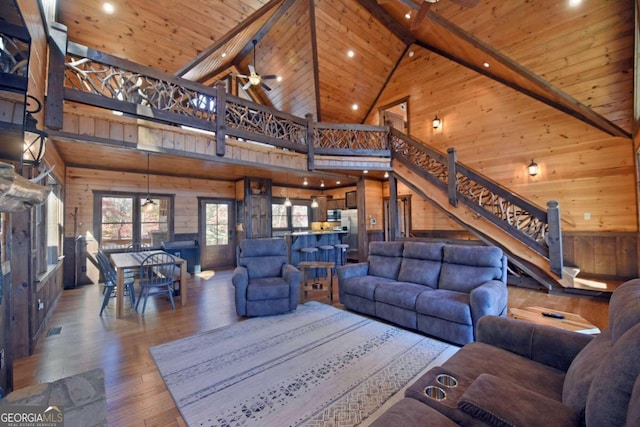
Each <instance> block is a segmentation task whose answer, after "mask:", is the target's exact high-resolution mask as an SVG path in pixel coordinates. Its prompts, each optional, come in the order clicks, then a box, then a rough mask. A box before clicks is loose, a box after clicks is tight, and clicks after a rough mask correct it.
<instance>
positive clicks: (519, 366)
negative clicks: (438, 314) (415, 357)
mask: <svg viewBox="0 0 640 427" xmlns="http://www.w3.org/2000/svg"><path fill="white" fill-rule="evenodd" d="M442 367H443V368H445V369H447V370H449V371H452V372H456V373H459V374H460V375H464V376H465V377H467V378H470V379H475V378H477V377H479V376H480V375H481V374H484V373H486V374H491V375H495V376H496V377H499V378H503V379H505V380H508V381H512V382H514V383H517V384H519V385H520V386H522V387H524V388H527V389H529V390H531V391H533V392H535V393H539V394H542V395H544V396H547V397H549V398H551V399H554V400H558V401H559V400H561V397H562V383H563V381H564V372H562V371H560V370H558V369H554V368H551V367H549V366H546V365H543V364H541V363H538V362H534V361H532V360H530V359H527V358H526V357H522V356H519V355H517V354H515V353H511V352H510V351H507V350H502V349H500V348H498V347H494V346H492V345H489V344H485V343H481V342H472V343H469V344H467V345H465V346H464V347H462V348H461V349H460V350H458V352H457V353H456V354H454V355H453V356H451V358H450V359H449V360H447V361H446V362H445V363H444V364H443V365H442Z"/></svg>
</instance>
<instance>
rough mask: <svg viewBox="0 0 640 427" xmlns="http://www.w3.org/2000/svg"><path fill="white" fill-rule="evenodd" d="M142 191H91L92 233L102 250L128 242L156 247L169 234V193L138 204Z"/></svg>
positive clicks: (143, 199)
mask: <svg viewBox="0 0 640 427" xmlns="http://www.w3.org/2000/svg"><path fill="white" fill-rule="evenodd" d="M145 199H146V195H140V194H122V193H118V194H114V193H100V192H96V193H94V215H96V216H97V217H98V218H97V220H96V221H95V223H96V224H99V227H98V228H99V229H98V230H96V236H97V238H98V241H99V242H100V247H101V248H102V249H105V250H117V249H125V248H127V247H128V246H129V245H131V244H142V245H146V246H150V247H153V248H158V247H160V244H161V243H162V242H163V241H165V240H170V239H171V238H172V236H173V216H172V211H173V196H154V195H152V196H151V199H152V200H153V202H154V204H152V205H150V206H145V207H144V208H143V207H142V204H143V203H144V201H145Z"/></svg>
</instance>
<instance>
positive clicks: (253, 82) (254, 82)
mask: <svg viewBox="0 0 640 427" xmlns="http://www.w3.org/2000/svg"><path fill="white" fill-rule="evenodd" d="M257 43H258V41H257V40H253V64H249V75H248V76H247V75H246V74H235V76H236V77H240V78H241V79H247V82H246V83H245V85H244V86H242V89H243V90H247V89H249V88H250V87H251V86H262V87H263V88H264V89H265V90H271V88H270V87H269V86H267V85H266V84H265V83H264V80H272V79H277V78H278V76H276V75H275V74H269V75H267V76H261V75H260V74H258V72H257V71H256V67H255V64H256V44H257Z"/></svg>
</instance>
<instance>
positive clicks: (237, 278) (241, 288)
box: [231, 267, 249, 316]
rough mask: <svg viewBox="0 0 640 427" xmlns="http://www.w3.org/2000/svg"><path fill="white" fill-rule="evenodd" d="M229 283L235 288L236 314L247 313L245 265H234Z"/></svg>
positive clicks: (247, 279)
mask: <svg viewBox="0 0 640 427" xmlns="http://www.w3.org/2000/svg"><path fill="white" fill-rule="evenodd" d="M231 283H232V284H233V287H234V288H235V290H236V292H235V293H236V298H235V299H236V314H237V315H238V316H246V315H247V287H248V286H249V272H248V271H247V268H246V267H236V268H235V270H233V274H232V275H231Z"/></svg>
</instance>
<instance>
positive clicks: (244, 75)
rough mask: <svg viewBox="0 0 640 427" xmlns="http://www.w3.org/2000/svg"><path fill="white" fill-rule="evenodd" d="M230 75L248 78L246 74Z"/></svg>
mask: <svg viewBox="0 0 640 427" xmlns="http://www.w3.org/2000/svg"><path fill="white" fill-rule="evenodd" d="M231 75H232V76H235V77H240V78H243V79H248V78H249V76H247V75H246V74H231Z"/></svg>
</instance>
